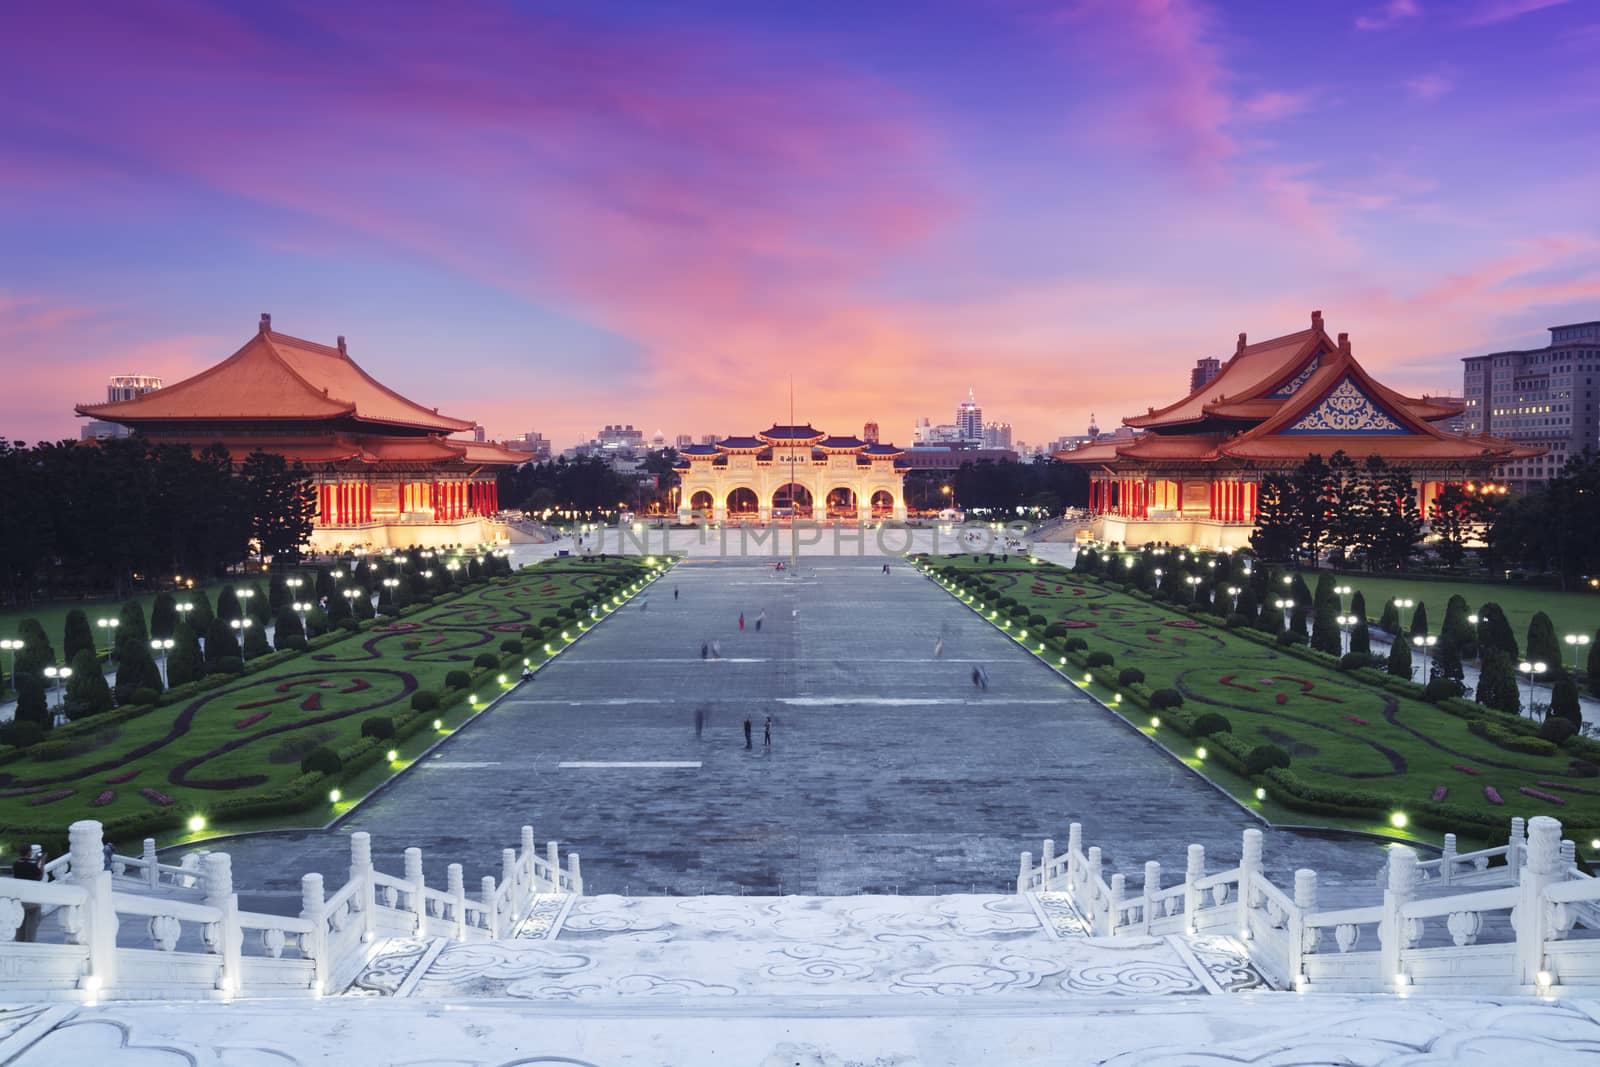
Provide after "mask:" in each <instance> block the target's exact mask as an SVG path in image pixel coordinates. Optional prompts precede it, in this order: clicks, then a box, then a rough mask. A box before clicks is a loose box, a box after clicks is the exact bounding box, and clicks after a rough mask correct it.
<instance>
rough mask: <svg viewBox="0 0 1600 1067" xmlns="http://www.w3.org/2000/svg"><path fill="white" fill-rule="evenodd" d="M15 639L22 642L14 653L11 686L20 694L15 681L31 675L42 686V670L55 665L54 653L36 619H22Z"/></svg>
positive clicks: (19, 687) (20, 688)
mask: <svg viewBox="0 0 1600 1067" xmlns="http://www.w3.org/2000/svg"><path fill="white" fill-rule="evenodd" d="M17 637H18V639H20V640H21V641H22V647H21V648H20V649H18V650H17V652H16V668H15V669H14V670H13V672H12V674H13V675H14V677H13V679H12V686H13V687H14V688H16V689H17V691H18V692H19V693H20V692H21V691H22V687H21V686H19V685H17V681H18V680H20V679H21V678H22V677H23V676H24V675H32V676H33V677H35V678H37V679H39V684H40V685H43V684H44V669H45V668H46V667H49V666H52V665H53V664H54V663H55V661H56V651H55V648H54V647H52V646H51V644H50V639H49V638H48V637H46V636H45V633H44V627H43V626H40V625H39V620H38V619H31V618H30V619H23V620H22V621H21V622H19V623H18V624H17Z"/></svg>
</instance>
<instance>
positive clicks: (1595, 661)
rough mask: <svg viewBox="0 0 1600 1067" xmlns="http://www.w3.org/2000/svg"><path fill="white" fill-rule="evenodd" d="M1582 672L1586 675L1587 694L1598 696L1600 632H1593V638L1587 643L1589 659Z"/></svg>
mask: <svg viewBox="0 0 1600 1067" xmlns="http://www.w3.org/2000/svg"><path fill="white" fill-rule="evenodd" d="M1583 672H1584V674H1586V675H1588V681H1589V692H1591V693H1593V694H1594V695H1596V696H1600V630H1596V631H1595V632H1594V638H1593V639H1592V640H1591V641H1590V642H1589V659H1588V662H1587V663H1585V664H1584V669H1583Z"/></svg>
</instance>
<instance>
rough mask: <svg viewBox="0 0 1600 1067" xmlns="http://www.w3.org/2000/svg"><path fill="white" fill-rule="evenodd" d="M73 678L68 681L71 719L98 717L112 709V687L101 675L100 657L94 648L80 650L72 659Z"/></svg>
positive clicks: (68, 701)
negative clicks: (89, 716)
mask: <svg viewBox="0 0 1600 1067" xmlns="http://www.w3.org/2000/svg"><path fill="white" fill-rule="evenodd" d="M71 667H72V677H71V678H68V679H67V695H66V700H67V704H68V705H69V706H70V707H71V708H72V712H71V713H69V717H70V718H82V717H83V716H85V715H98V714H99V713H100V712H102V711H110V710H111V707H112V700H111V687H110V686H108V685H106V676H105V675H104V674H101V673H100V657H99V656H98V655H96V653H95V651H94V649H92V648H80V649H78V652H77V655H75V656H73V657H72V663H71Z"/></svg>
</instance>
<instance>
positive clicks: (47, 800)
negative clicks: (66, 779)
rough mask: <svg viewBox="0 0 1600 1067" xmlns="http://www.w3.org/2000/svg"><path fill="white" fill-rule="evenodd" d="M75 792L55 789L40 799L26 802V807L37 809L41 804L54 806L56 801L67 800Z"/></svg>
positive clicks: (74, 790) (73, 790)
mask: <svg viewBox="0 0 1600 1067" xmlns="http://www.w3.org/2000/svg"><path fill="white" fill-rule="evenodd" d="M76 792H77V790H76V789H57V790H55V791H54V792H52V793H46V794H45V795H44V796H42V797H34V798H33V799H32V800H30V801H28V806H29V807H34V808H37V807H38V806H39V805H41V804H54V803H55V802H56V801H58V800H65V799H67V798H68V797H70V796H72V795H73V794H74V793H76Z"/></svg>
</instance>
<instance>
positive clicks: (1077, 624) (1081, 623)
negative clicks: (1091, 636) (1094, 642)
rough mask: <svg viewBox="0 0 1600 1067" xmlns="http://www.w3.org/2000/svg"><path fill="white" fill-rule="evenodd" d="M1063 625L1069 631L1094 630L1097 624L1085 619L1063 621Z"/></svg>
mask: <svg viewBox="0 0 1600 1067" xmlns="http://www.w3.org/2000/svg"><path fill="white" fill-rule="evenodd" d="M1061 625H1062V626H1065V627H1066V628H1067V629H1069V630H1093V629H1094V628H1095V624H1094V623H1092V622H1089V621H1087V620H1085V619H1062V620H1061Z"/></svg>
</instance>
